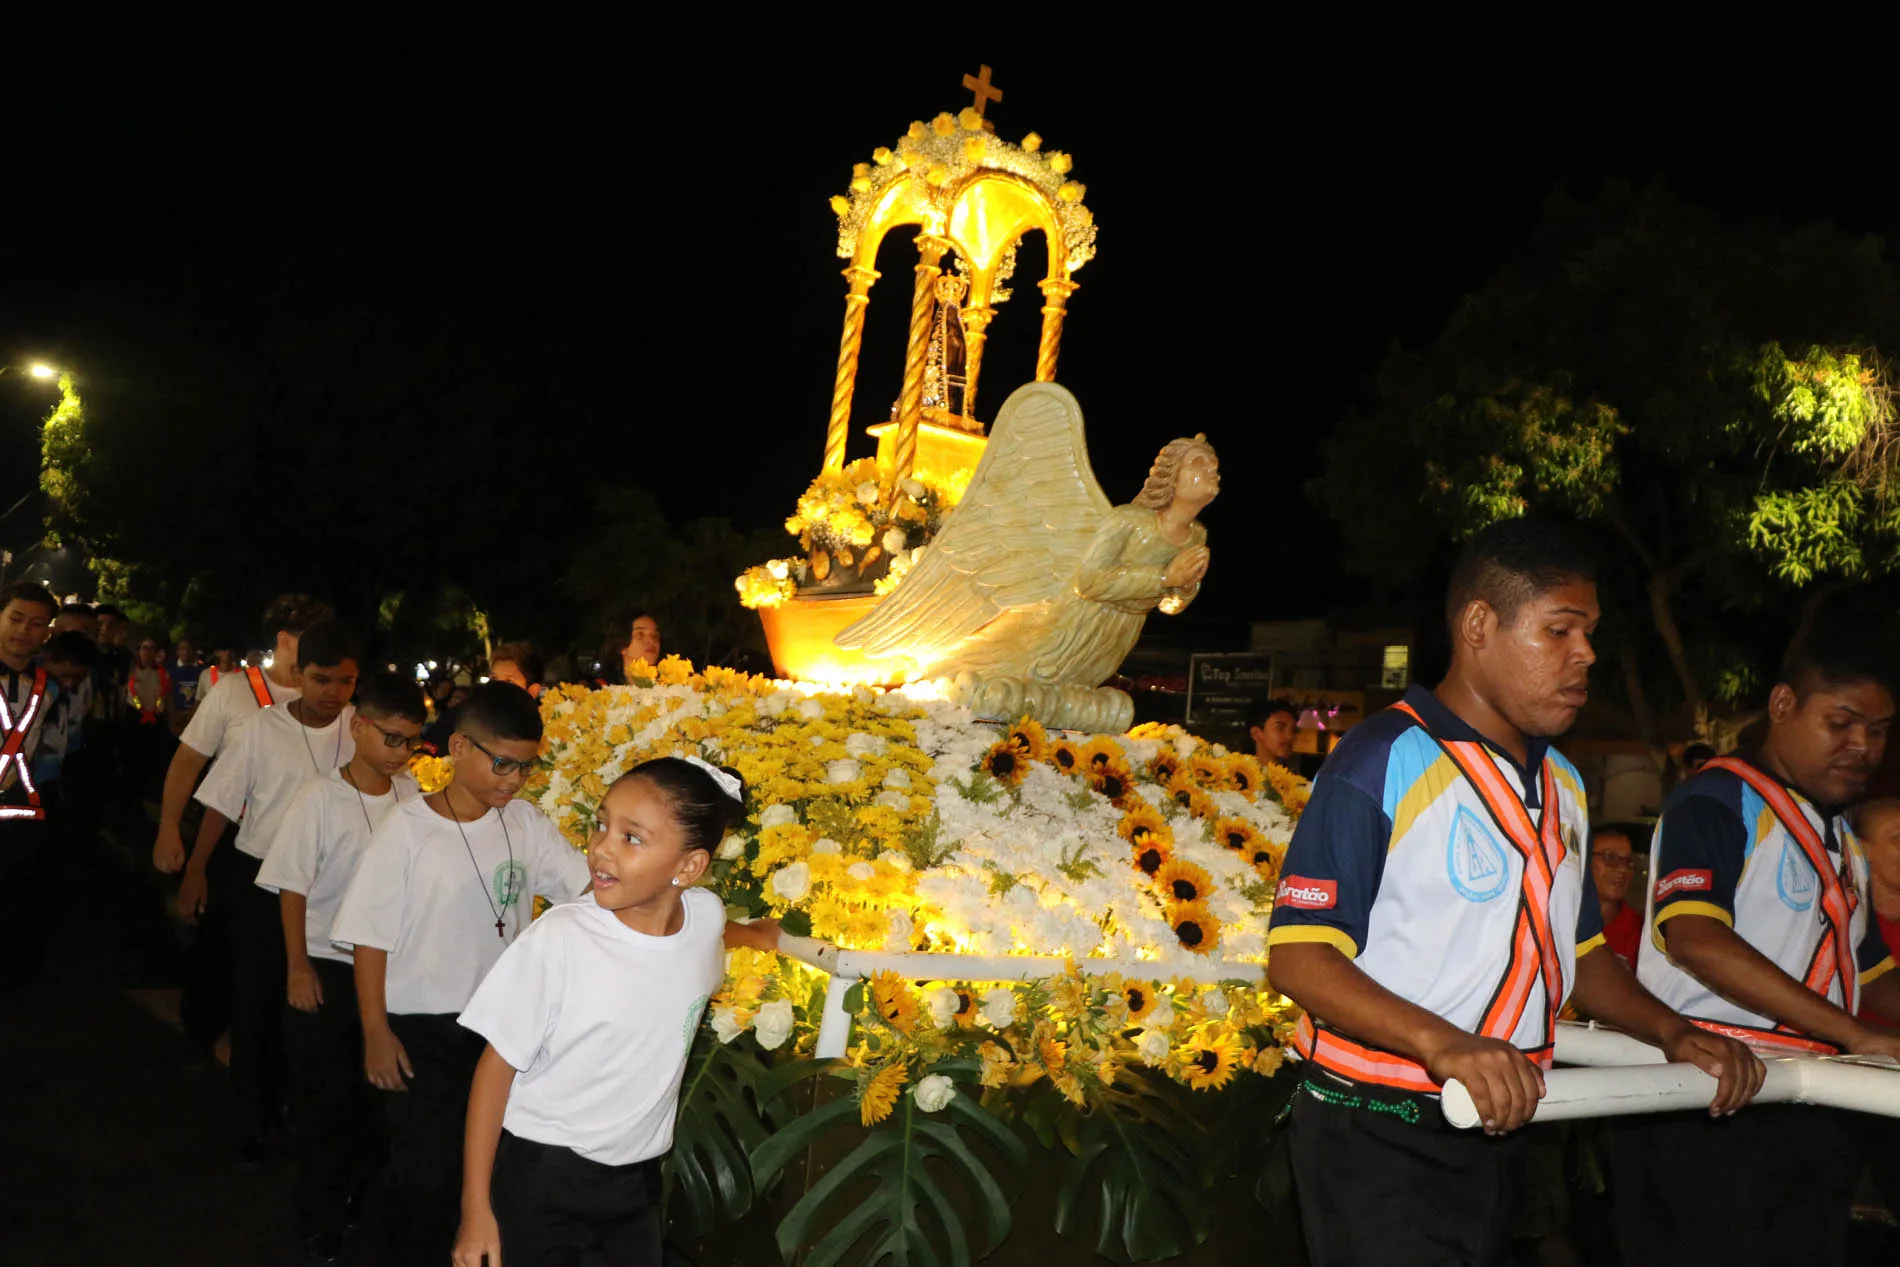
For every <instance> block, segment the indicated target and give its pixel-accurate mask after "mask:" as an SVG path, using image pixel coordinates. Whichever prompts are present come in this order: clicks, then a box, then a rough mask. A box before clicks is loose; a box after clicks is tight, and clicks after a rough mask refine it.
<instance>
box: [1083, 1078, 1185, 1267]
mask: <svg viewBox="0 0 1900 1267" xmlns="http://www.w3.org/2000/svg"><path fill="white" fill-rule="evenodd" d="M1171 1090H1172V1087H1171V1086H1168V1087H1163V1086H1157V1085H1156V1082H1155V1081H1154V1080H1153V1079H1151V1078H1148V1077H1146V1076H1143V1075H1141V1074H1139V1073H1134V1072H1124V1073H1123V1075H1122V1077H1121V1078H1120V1079H1119V1080H1118V1081H1117V1082H1116V1083H1115V1085H1113V1086H1111V1087H1106V1088H1102V1089H1099V1090H1093V1091H1091V1092H1089V1097H1088V1098H1089V1104H1088V1109H1087V1111H1086V1112H1082V1113H1075V1114H1073V1116H1070V1115H1066V1114H1065V1115H1061V1116H1062V1117H1065V1118H1067V1120H1065V1121H1060V1122H1058V1123H1056V1124H1055V1130H1054V1134H1055V1135H1056V1136H1057V1137H1059V1138H1060V1139H1061V1140H1062V1142H1063V1143H1064V1144H1066V1145H1067V1146H1068V1147H1069V1149H1070V1151H1071V1152H1072V1153H1073V1154H1074V1156H1073V1157H1072V1158H1071V1160H1070V1161H1069V1164H1068V1167H1067V1169H1066V1170H1065V1172H1064V1173H1063V1175H1062V1179H1061V1183H1060V1186H1059V1187H1058V1189H1057V1192H1056V1232H1057V1234H1058V1235H1061V1236H1063V1237H1066V1238H1067V1239H1069V1240H1072V1241H1076V1242H1079V1243H1080V1244H1084V1245H1088V1246H1090V1247H1091V1248H1093V1249H1094V1250H1095V1252H1097V1253H1098V1254H1101V1255H1102V1256H1103V1257H1105V1258H1109V1259H1112V1260H1114V1261H1115V1262H1118V1263H1132V1262H1149V1261H1153V1260H1156V1259H1163V1258H1173V1257H1175V1256H1177V1255H1179V1254H1183V1253H1185V1252H1187V1251H1188V1250H1189V1249H1191V1248H1193V1247H1194V1246H1196V1245H1199V1244H1200V1243H1201V1242H1202V1241H1204V1240H1206V1239H1207V1237H1208V1234H1209V1233H1210V1232H1211V1231H1213V1228H1214V1200H1213V1197H1212V1195H1211V1192H1210V1189H1211V1187H1212V1183H1213V1174H1212V1169H1213V1167H1212V1166H1211V1165H1210V1164H1209V1162H1210V1157H1209V1154H1208V1147H1209V1145H1208V1141H1207V1140H1206V1139H1205V1138H1204V1132H1203V1131H1202V1130H1201V1128H1200V1127H1199V1126H1197V1125H1196V1124H1195V1122H1194V1120H1193V1117H1192V1115H1191V1113H1190V1112H1189V1111H1188V1109H1187V1107H1186V1105H1184V1104H1182V1103H1180V1096H1181V1095H1185V1094H1186V1093H1185V1092H1182V1093H1177V1094H1170V1091H1171Z"/></svg>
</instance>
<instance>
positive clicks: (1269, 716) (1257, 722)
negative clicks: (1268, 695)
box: [1247, 699, 1300, 730]
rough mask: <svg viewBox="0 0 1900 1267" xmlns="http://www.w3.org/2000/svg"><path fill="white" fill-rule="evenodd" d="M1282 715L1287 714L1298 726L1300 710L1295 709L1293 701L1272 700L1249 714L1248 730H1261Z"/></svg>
mask: <svg viewBox="0 0 1900 1267" xmlns="http://www.w3.org/2000/svg"><path fill="white" fill-rule="evenodd" d="M1281 713H1285V714H1286V715H1287V716H1289V717H1291V718H1292V719H1293V721H1294V723H1295V724H1296V725H1297V724H1298V723H1299V720H1300V710H1299V709H1297V708H1295V707H1293V701H1292V700H1285V699H1270V700H1268V701H1267V702H1266V703H1264V704H1261V705H1259V706H1258V707H1257V708H1255V709H1254V711H1253V712H1252V713H1250V714H1248V717H1247V729H1249V730H1259V729H1260V728H1261V727H1262V726H1265V725H1266V724H1267V723H1268V722H1270V721H1272V720H1273V719H1274V718H1275V717H1277V716H1279V715H1280V714H1281Z"/></svg>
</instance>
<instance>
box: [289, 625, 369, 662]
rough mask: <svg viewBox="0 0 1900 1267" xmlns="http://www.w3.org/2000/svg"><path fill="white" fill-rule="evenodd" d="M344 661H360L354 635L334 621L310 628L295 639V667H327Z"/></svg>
mask: <svg viewBox="0 0 1900 1267" xmlns="http://www.w3.org/2000/svg"><path fill="white" fill-rule="evenodd" d="M345 660H360V655H359V651H358V648H357V642H356V634H355V633H353V632H352V631H351V630H350V629H349V628H347V627H346V626H344V625H342V624H339V623H338V622H336V621H334V620H326V621H322V622H321V623H319V624H315V625H312V626H310V627H309V628H308V629H306V630H304V631H303V633H302V634H300V635H299V636H298V638H297V667H298V668H300V669H301V668H303V667H304V666H305V665H307V664H316V665H322V666H324V667H326V668H327V667H328V666H330V665H332V664H342V663H343V662H344V661H345Z"/></svg>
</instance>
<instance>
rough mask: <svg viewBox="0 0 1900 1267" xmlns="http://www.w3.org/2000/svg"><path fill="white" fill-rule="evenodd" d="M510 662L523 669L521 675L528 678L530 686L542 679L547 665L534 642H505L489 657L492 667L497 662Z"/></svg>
mask: <svg viewBox="0 0 1900 1267" xmlns="http://www.w3.org/2000/svg"><path fill="white" fill-rule="evenodd" d="M508 663H512V664H514V665H515V667H517V668H519V669H520V670H521V676H522V677H524V678H527V679H528V685H530V686H533V685H534V684H536V683H537V682H539V681H540V680H541V673H542V670H543V668H544V667H545V666H544V665H543V664H542V663H541V653H540V652H539V651H536V650H535V649H534V644H533V643H532V642H504V643H502V644H501V645H500V646H498V647H496V648H495V651H494V654H492V655H490V656H489V657H488V664H489V667H490V668H491V669H492V668H493V667H494V666H495V665H497V664H508Z"/></svg>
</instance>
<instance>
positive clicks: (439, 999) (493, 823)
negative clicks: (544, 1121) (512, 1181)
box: [330, 682, 590, 1263]
mask: <svg viewBox="0 0 1900 1267" xmlns="http://www.w3.org/2000/svg"><path fill="white" fill-rule="evenodd" d="M540 750H541V713H540V710H539V709H538V708H537V706H536V705H535V702H534V700H533V699H532V698H530V697H529V695H528V693H527V692H526V691H524V690H522V689H521V688H520V687H518V686H513V685H510V684H508V683H506V682H485V683H483V684H482V685H480V686H477V687H476V688H475V689H474V690H472V691H470V692H469V696H468V699H467V700H466V701H465V702H464V703H463V704H462V706H461V709H460V711H459V712H458V714H457V716H456V723H455V733H454V734H453V735H452V736H450V739H449V755H450V756H451V757H452V758H453V759H454V762H455V776H454V778H453V779H452V780H451V782H450V783H449V785H448V787H446V788H444V789H443V790H442V791H440V792H436V793H434V794H432V795H430V796H426V797H421V798H418V799H416V800H413V801H407V802H405V803H403V804H402V805H399V806H397V807H395V809H393V810H392V811H391V812H390V814H389V817H388V818H387V819H386V820H384V821H383V823H382V824H381V825H380V826H378V827H377V829H376V832H375V835H374V836H373V837H372V838H371V839H370V843H369V848H368V849H366V850H364V852H363V857H362V861H361V862H360V863H359V864H358V865H357V869H356V878H355V879H354V880H352V881H351V882H350V887H349V890H348V892H347V893H345V894H344V897H343V903H342V905H341V907H340V908H339V909H338V911H337V915H336V919H335V921H334V922H333V923H332V925H331V928H330V936H331V939H332V940H333V941H334V942H335V943H336V944H337V945H338V946H342V947H346V948H348V949H350V950H351V951H353V953H354V956H355V973H356V994H357V1007H358V1010H359V1012H360V1014H361V1017H362V1024H363V1046H364V1054H363V1064H364V1069H365V1072H366V1073H367V1074H368V1076H369V1080H370V1082H371V1083H372V1084H373V1085H374V1086H376V1087H377V1088H378V1089H379V1090H381V1091H384V1092H386V1093H387V1094H385V1095H384V1096H383V1097H382V1100H383V1111H384V1116H385V1123H386V1126H387V1129H388V1133H389V1169H388V1177H387V1180H386V1184H387V1191H386V1195H385V1201H384V1226H385V1231H386V1233H387V1235H388V1237H389V1244H388V1246H387V1250H386V1253H387V1259H388V1261H390V1262H393V1263H428V1262H441V1261H443V1260H444V1259H445V1258H447V1257H448V1255H449V1252H450V1250H451V1248H452V1245H453V1242H454V1238H455V1229H456V1223H457V1218H458V1212H459V1209H460V1193H461V1170H462V1123H463V1117H464V1114H465V1113H466V1110H467V1106H468V1093H469V1086H470V1083H471V1082H472V1081H473V1079H474V1075H475V1066H476V1063H477V1062H478V1061H479V1060H480V1058H481V1054H482V1039H481V1036H480V1035H478V1034H474V1033H472V1032H471V1031H469V1030H466V1029H463V1028H462V1027H461V1025H460V1024H458V1023H457V1019H456V1018H457V1017H458V1016H459V1015H460V1014H461V1012H462V1009H463V1008H464V1007H466V1006H467V1004H468V1001H469V999H470V998H471V997H472V996H473V995H474V993H475V987H476V986H478V985H480V984H481V982H482V978H483V977H485V976H487V975H488V970H489V969H490V968H492V967H494V965H495V961H496V960H497V959H499V958H501V952H502V951H504V950H506V949H507V948H508V945H509V943H510V942H512V941H513V940H514V939H515V938H516V937H518V936H519V935H520V934H521V932H522V930H523V929H524V928H526V927H527V924H528V921H529V920H530V919H531V918H532V911H533V897H534V895H535V894H537V893H538V894H541V895H543V896H546V897H548V898H550V899H551V900H554V901H559V902H565V901H568V900H571V899H572V898H575V897H577V896H579V895H580V894H582V893H584V892H586V890H587V888H588V885H589V879H590V876H589V871H588V867H587V858H586V855H585V854H583V853H582V852H581V851H580V850H578V849H576V848H574V847H573V846H572V845H570V844H569V843H568V842H567V841H566V840H565V839H564V838H563V837H562V836H561V834H560V833H559V832H558V831H556V830H555V829H554V825H553V824H552V823H550V822H549V821H548V820H547V818H546V817H545V816H544V815H543V814H542V813H541V812H540V811H539V810H538V809H536V808H535V807H534V806H533V805H532V804H531V803H529V802H527V801H519V800H516V799H515V797H516V794H517V793H519V792H520V791H521V787H522V784H524V783H525V782H527V779H528V775H529V773H530V771H531V769H532V767H533V766H534V765H535V764H536V762H537V760H538V758H539V756H540Z"/></svg>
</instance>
